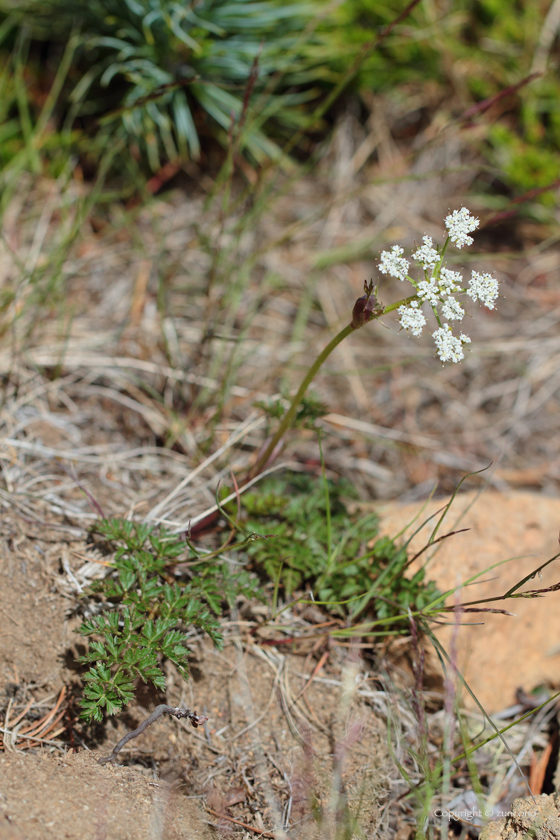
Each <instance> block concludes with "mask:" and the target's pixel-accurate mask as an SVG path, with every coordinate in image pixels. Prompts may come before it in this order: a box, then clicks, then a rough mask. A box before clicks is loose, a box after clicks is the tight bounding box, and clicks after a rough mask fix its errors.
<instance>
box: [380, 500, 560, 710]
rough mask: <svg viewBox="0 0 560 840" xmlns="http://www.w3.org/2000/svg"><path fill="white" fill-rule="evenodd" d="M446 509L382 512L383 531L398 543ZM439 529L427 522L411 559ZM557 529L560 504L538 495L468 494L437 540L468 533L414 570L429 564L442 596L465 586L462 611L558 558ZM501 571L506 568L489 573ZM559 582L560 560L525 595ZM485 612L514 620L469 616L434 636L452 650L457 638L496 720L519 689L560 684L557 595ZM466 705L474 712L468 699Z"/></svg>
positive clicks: (475, 686)
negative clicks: (454, 532) (496, 714)
mask: <svg viewBox="0 0 560 840" xmlns="http://www.w3.org/2000/svg"><path fill="white" fill-rule="evenodd" d="M448 501H449V499H443V500H442V499H438V500H435V501H431V502H429V503H428V504H427V505H426V507H425V509H424V511H423V512H422V513H421V514H420V516H418V514H419V511H420V509H421V507H422V505H421V504H420V503H415V504H407V505H396V504H393V505H386V506H384V507H379V506H378V507H377V510H378V512H379V514H380V516H381V527H382V531H383V533H384V534H389V535H391V536H394V535H395V534H397V533H399V532H400V531H401V530H402V529H403V528H405V527H406V526H407V525H409V524H410V523H411V522H412V520H413V519H414V518H415V517H417V516H418V518H417V520H416V522H414V524H410V527H409V529H408V531H407V533H406V534H405V536H404V537H401V539H404V538H406V537H407V536H408V534H410V533H412V532H414V531H415V530H416V529H417V528H418V527H419V525H420V523H422V522H424V521H425V520H426V519H427V518H428V517H429V516H431V515H432V514H433V513H434V512H435V511H437V510H438V509H440V508H442V507H443V506H444V505H445V504H446V503H447V502H448ZM437 521H438V518H437V517H436V518H434V519H432V520H430V523H429V524H428V525H427V526H425V527H424V528H422V529H421V531H420V532H419V533H418V534H417V535H416V536H415V537H414V539H413V540H412V543H411V550H412V552H415V551H419V550H420V549H421V548H422V547H423V546H424V545H425V544H426V542H427V540H428V539H429V536H430V533H431V531H432V529H433V527H434V525H435V523H437ZM559 526H560V499H556V498H550V497H547V496H543V495H540V494H538V493H511V494H501V493H494V492H490V491H486V492H484V493H482V494H480V495H477V493H475V492H469V493H464V494H461V495H458V496H457V497H456V499H455V500H454V502H453V505H452V507H451V509H450V511H449V513H448V514H447V516H446V518H445V520H444V523H443V525H442V526H441V528H440V530H439V531H438V537H439V536H441V535H443V534H446V533H448V532H449V531H452V530H455V529H458V528H469V529H470V530H469V531H468V533H463V534H457V535H455V536H453V537H450V538H449V539H448V540H444V541H443V543H441V544H440V546H439V547H437V546H436V547H435V548H434V549H431V550H430V551H429V552H427V553H425V554H423V555H422V557H421V558H420V560H419V561H418V563H417V564H415V566H413V570H414V569H415V568H417V567H418V565H419V564H423V563H424V562H426V559H427V558H428V564H427V569H426V571H427V577H428V578H430V579H432V580H434V581H435V582H436V583H437V585H438V586H439V588H440V589H441V590H442V591H445V590H448V589H453V588H454V587H457V586H458V585H460V584H462V589H461V590H460V593H459V595H460V601H461V602H462V603H465V602H467V601H473V600H475V599H481V598H490V597H493V596H498V595H502V594H504V593H505V592H507V591H508V589H509V588H510V587H512V586H514V585H515V584H516V583H517V582H518V581H519V580H521V579H522V578H523V577H525V576H526V575H528V574H530V572H531V571H532V570H534V569H535V568H536V567H538V566H539V565H540V564H542V563H544V562H545V561H546V560H548V559H550V558H551V557H553V556H554V555H555V554H556V553H557V552H558V529H559ZM504 561H508V562H505V563H504ZM497 563H500V564H502V565H499V566H497V567H496V568H492V569H490V567H492V566H494V564H497ZM484 570H488V571H487V573H484V574H483V575H482V576H481V577H480V578H479V581H478V582H476V583H471V584H469V585H468V586H467V585H466V584H467V581H468V580H469V579H470V578H472V577H473V576H474V575H476V574H479V573H481V572H484ZM559 581H560V558H559V559H558V560H555V561H554V562H552V563H551V564H550V565H549V566H548V567H547V568H546V569H544V570H543V571H542V577H539V576H537V577H536V578H535V579H533V580H531V581H529V582H528V583H526V584H525V585H524V586H523V587H522V588H521V590H520V591H524V592H527V591H528V590H534V589H541V588H544V587H547V586H551V585H553V584H555V583H558V582H559ZM453 599H454V596H451V597H450V598H448V600H447V603H448V604H452V603H453ZM482 606H485V607H493V608H498V609H506V610H508V611H510V612H512V613H515V616H507V615H495V614H490V613H465V614H463V616H462V619H461V622H462V623H461V626H460V627H457V628H455V627H453V628H451V627H440V628H436V634H437V636H438V637H439V639H440V641H441V642H442V643H443V644H444V646H445V648H446V650H449V646H450V642H451V638H452V634H453V633H456V636H457V640H456V641H457V657H458V658H457V663H458V665H459V668H460V670H461V672H462V673H463V675H464V676H465V678H466V680H467V682H468V684H469V685H470V687H471V689H472V690H473V691H474V693H475V695H476V696H477V697H478V699H479V700H480V702H481V703H482V705H483V706H484V708H485V709H486V710H487V711H488V712H496V711H498V710H500V709H502V708H505V707H507V706H509V705H511V704H512V703H514V702H515V692H516V689H517V688H521V687H522V688H523V689H525V691H529V690H531V689H532V688H534V687H536V686H538V685H541V684H544V683H547V684H552V685H558V684H560V592H552V593H549V594H547V595H544V596H543V597H542V598H515V599H508V600H505V601H497V602H495V603H488V604H483V605H482ZM448 619H451V617H450V616H448ZM451 620H452V619H451ZM469 625H470V626H469ZM556 651H558V652H556ZM462 700H463V702H464V704H465V705H466V706H470V707H471V708H472V707H473V705H474V702H473V701H472V699H471V698H470V697H469V696H468V695H467V694H466V693H464V694H463V696H462Z"/></svg>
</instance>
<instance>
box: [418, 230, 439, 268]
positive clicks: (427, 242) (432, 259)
mask: <svg viewBox="0 0 560 840" xmlns="http://www.w3.org/2000/svg"><path fill="white" fill-rule="evenodd" d="M422 241H423V242H424V244H423V245H422V246H421V247H420V248H418V250H417V251H416V252H415V253H414V254H413V255H412V259H413V260H416V262H419V263H420V264H421V266H422V268H423V269H424V271H429V270H430V269H431V268H433V267H434V266H435V265H437V264H438V262H439V260H440V256H439V254H438V252H437V251H436V249H435V248H434V245H433V242H432V237H431V236H424V237H423V240H422Z"/></svg>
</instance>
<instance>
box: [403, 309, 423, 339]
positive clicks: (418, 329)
mask: <svg viewBox="0 0 560 840" xmlns="http://www.w3.org/2000/svg"><path fill="white" fill-rule="evenodd" d="M412 302H413V303H416V301H412ZM397 312H398V313H399V315H400V316H401V319H400V321H399V324H400V325H401V327H402V328H403V330H407V332H408V331H410V332H411V333H412V335H416V336H418V335H422V329H423V328H424V327H425V326H426V319H425V317H424V313H423V312H422V310H421V309H417V308H414V307H412V305H411V306H399V308H398V309H397Z"/></svg>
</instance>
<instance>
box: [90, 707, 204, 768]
mask: <svg viewBox="0 0 560 840" xmlns="http://www.w3.org/2000/svg"><path fill="white" fill-rule="evenodd" d="M166 714H167V715H173V717H176V718H188V719H189V720H190V722H191V723H192V725H193V726H194V728H195V729H196V727H197V726H200V725H201V724H203V723H206V721H207V720H208V718H207V716H206V715H197V713H196V712H192V711H191V710H190V709H176V708H175V707H174V706H166V705H165V703H162V704H161V705H160V706H156V708H155V709H154V711H153V712H152V714H151V715H150V717H148V718H146V720H144V721H142V723H141V724H140V726H138V727H137V729H134V730H133V731H132V732H127V734H126V735H125V736H124V738H121V740H120V741H119V743H118V744H117V746H116V747H115V748H114V750H113V752H112V753H111V755H108V756H107V757H106V758H99V759H98V760H97V763H98V764H107V763H108V762H109V761H114V760H115V759H116V757H117V755H118V753H120V751H121V750H122V748H123V747H124V745H125V744H126V743H127V742H128V741H130V740H131V739H132V738H137V737H138V736H139V735H141V734H142V732H143V731H144V730H145V729H147V728H148V726H150V725H151V724H152V723H155V721H156V720H157V719H158V718H159V717H161V716H162V715H166Z"/></svg>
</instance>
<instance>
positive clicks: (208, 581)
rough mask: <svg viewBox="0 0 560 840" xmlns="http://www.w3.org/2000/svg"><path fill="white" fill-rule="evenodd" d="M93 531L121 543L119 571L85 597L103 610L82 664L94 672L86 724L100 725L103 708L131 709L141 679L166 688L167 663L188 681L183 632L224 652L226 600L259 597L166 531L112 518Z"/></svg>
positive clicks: (89, 632)
mask: <svg viewBox="0 0 560 840" xmlns="http://www.w3.org/2000/svg"><path fill="white" fill-rule="evenodd" d="M95 532H96V533H98V534H100V535H101V536H103V537H104V538H105V539H106V540H107V541H108V542H109V543H111V544H114V545H116V552H115V556H114V560H113V563H114V567H115V569H114V573H113V574H112V575H111V576H110V577H107V578H105V579H104V580H101V581H96V582H94V583H93V584H92V585H91V587H90V591H89V593H87V594H89V595H93V596H96V597H97V598H98V599H99V600H102V602H103V606H104V609H103V612H102V613H101V614H100V615H98V616H96V617H95V618H91V619H88V620H87V621H84V623H83V624H82V626H81V627H80V629H79V632H80V633H81V634H82V635H83V636H91V637H95V638H94V639H93V640H92V641H91V642H90V645H89V649H88V652H87V653H86V654H85V655H84V656H82V657H80V659H79V661H80V662H83V663H87V664H88V665H89V666H90V667H89V670H88V672H87V673H86V674H85V675H84V677H83V679H84V681H85V683H86V686H85V688H84V696H83V698H82V700H81V707H82V710H81V716H82V717H83V718H85V719H86V720H87V721H91V720H97V721H99V720H101V719H102V716H103V711H104V710H105V711H106V712H107V713H108V714H111V715H112V714H115V713H117V712H119V711H120V710H121V709H122V707H123V706H125V705H127V704H128V703H130V701H131V700H132V698H133V696H134V683H135V681H136V680H137V679H141V680H142V681H143V682H145V683H146V682H148V681H149V682H151V683H152V684H153V685H155V686H156V687H157V688H160V689H162V690H163V689H164V688H165V677H164V674H163V671H162V668H161V662H162V659H163V658H165V659H168V660H170V661H171V662H173V663H174V664H175V665H176V666H177V668H178V669H179V671H180V672H181V673H182V674H183V675H184V676H186V675H187V674H188V661H187V656H188V650H187V648H186V647H185V644H184V639H185V632H186V631H187V630H188V629H189V628H191V627H198V628H200V629H201V630H203V631H204V632H205V633H207V634H208V635H209V636H210V638H211V639H212V640H213V641H214V643H215V644H216V646H217V647H220V646H221V645H222V634H221V630H220V627H219V624H218V620H217V616H219V615H220V613H221V608H222V605H223V603H224V601H231V600H233V599H235V597H236V596H237V595H238V594H240V593H243V594H245V595H248V596H252V595H255V594H257V587H256V585H255V582H254V580H253V579H252V578H251V577H250V575H249V574H248V573H247V572H245V570H243V569H237V568H236V570H235V575H233V574H232V573H231V571H230V567H229V564H228V563H226V562H223V561H220V560H219V558H218V557H217V556H216V553H214V554H211V555H207V556H206V557H204V556H203V557H202V558H201V557H200V556H199V555H197V554H196V553H195V552H194V548H193V546H192V545H191V544H190V543H188V542H187V543H186V542H185V541H184V540H181V539H179V538H177V537H175V536H170V535H168V534H166V533H165V532H164V531H161V532H155V531H153V530H151V529H150V528H148V527H146V526H143V525H137V524H134V523H132V522H128V521H122V520H118V519H108V520H101V521H100V522H99V523H97V524H96V525H95ZM185 552H186V553H187V554H194V560H193V561H192V564H191V566H190V567H189V570H188V572H190V573H186V574H185V576H183V577H182V578H180V579H177V580H173V578H172V575H171V567H172V566H173V565H174V564H175V563H177V558H178V557H179V556H180V555H181V554H185ZM185 559H186V558H185Z"/></svg>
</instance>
